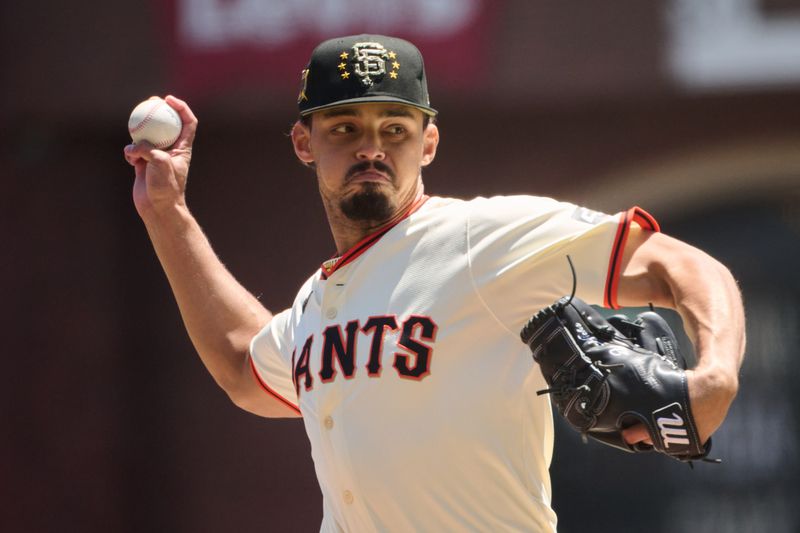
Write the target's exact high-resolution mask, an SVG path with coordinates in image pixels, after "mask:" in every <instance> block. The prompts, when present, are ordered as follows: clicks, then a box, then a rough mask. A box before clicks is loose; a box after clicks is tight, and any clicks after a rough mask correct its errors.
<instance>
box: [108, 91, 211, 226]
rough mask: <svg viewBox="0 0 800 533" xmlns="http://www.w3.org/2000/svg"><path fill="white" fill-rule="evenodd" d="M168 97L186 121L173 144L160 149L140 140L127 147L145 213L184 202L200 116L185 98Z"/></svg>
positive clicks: (136, 194)
mask: <svg viewBox="0 0 800 533" xmlns="http://www.w3.org/2000/svg"><path fill="white" fill-rule="evenodd" d="M165 100H166V102H167V104H169V105H170V107H172V108H173V109H175V111H176V112H177V113H178V115H179V116H180V118H181V121H182V123H183V125H182V128H181V132H180V134H179V135H178V139H177V140H176V141H175V143H174V144H173V145H172V147H171V148H169V149H167V150H159V149H157V148H155V147H154V146H153V145H152V144H150V143H148V142H146V141H140V142H138V143H135V144H130V145H128V146H126V147H125V151H124V152H125V159H126V160H127V161H128V163H129V164H130V165H131V166H133V167H134V169H135V176H136V178H135V181H134V185H133V200H134V204H135V205H136V209H137V211H138V212H139V214H140V215H141V216H143V217H145V216H148V215H151V214H157V213H159V212H162V211H164V210H166V209H170V208H172V207H174V206H180V205H185V193H186V182H187V178H188V174H189V164H190V161H191V153H192V143H193V141H194V136H195V132H196V131H197V118H196V117H195V116H194V114H193V113H192V111H191V109H190V108H189V106H188V105H187V104H186V103H185V102H183V101H182V100H179V99H177V98H175V97H173V96H167V97H166V99H165Z"/></svg>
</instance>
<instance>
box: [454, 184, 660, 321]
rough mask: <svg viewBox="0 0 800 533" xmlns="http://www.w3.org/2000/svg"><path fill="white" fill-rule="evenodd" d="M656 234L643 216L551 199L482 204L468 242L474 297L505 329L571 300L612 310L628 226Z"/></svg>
mask: <svg viewBox="0 0 800 533" xmlns="http://www.w3.org/2000/svg"><path fill="white" fill-rule="evenodd" d="M634 221H636V222H637V225H638V226H641V227H643V228H645V229H647V230H654V231H658V229H659V228H658V224H657V223H656V222H655V220H654V219H653V218H652V217H650V215H648V214H647V213H646V212H645V211H643V210H641V209H640V208H633V209H631V210H629V211H627V212H624V213H619V214H617V215H607V214H605V213H599V212H596V211H592V210H589V209H586V208H583V207H579V206H576V205H574V204H570V203H567V202H558V201H555V200H552V199H550V198H539V197H531V196H512V197H498V198H490V199H481V200H479V201H476V202H475V206H474V207H473V209H472V210H471V212H470V216H469V221H468V228H467V240H468V254H469V261H470V272H471V274H472V280H473V283H474V284H475V290H476V291H477V293H478V294H479V296H480V297H481V299H482V300H483V302H484V304H485V305H486V306H487V308H488V309H489V310H490V311H491V312H492V313H493V314H494V315H495V317H496V318H497V320H499V321H500V322H501V323H502V324H503V325H505V326H506V327H508V328H510V329H512V330H518V327H521V326H522V324H523V323H524V322H525V321H526V320H527V319H528V318H529V317H530V315H531V313H532V312H534V311H536V310H538V309H541V308H542V307H545V306H548V305H550V304H552V303H553V302H554V301H555V300H557V299H558V298H560V297H562V296H564V295H568V294H570V293H571V292H572V289H573V275H572V271H571V269H570V266H569V262H568V260H567V256H569V257H570V259H571V260H572V263H573V265H574V267H575V278H574V283H575V291H576V295H577V296H578V297H579V298H581V299H583V300H585V301H587V302H588V303H591V304H595V305H604V306H606V307H613V308H615V307H616V298H617V297H616V289H617V285H618V278H619V269H620V264H621V260H622V253H623V250H624V246H625V243H626V241H627V238H628V235H629V233H630V231H631V224H632V222H634Z"/></svg>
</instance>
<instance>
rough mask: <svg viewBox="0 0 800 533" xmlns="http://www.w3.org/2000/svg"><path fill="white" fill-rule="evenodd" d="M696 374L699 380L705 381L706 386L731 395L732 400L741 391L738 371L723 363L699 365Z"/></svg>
mask: <svg viewBox="0 0 800 533" xmlns="http://www.w3.org/2000/svg"><path fill="white" fill-rule="evenodd" d="M694 374H695V375H696V378H697V379H698V380H700V381H702V382H703V384H704V385H705V387H707V388H708V389H712V390H716V391H718V393H720V394H723V395H725V396H728V397H730V399H731V400H733V398H734V397H735V396H736V393H737V392H738V391H739V375H738V372H736V371H733V370H731V369H729V368H727V367H724V366H722V365H715V364H707V365H698V366H697V368H695V369H694Z"/></svg>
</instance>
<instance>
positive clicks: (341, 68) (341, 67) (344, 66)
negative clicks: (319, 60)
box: [338, 63, 347, 70]
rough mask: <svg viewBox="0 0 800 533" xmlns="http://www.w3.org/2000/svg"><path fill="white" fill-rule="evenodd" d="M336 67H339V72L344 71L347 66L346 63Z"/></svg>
mask: <svg viewBox="0 0 800 533" xmlns="http://www.w3.org/2000/svg"><path fill="white" fill-rule="evenodd" d="M338 67H339V70H344V69H346V68H347V64H346V63H339V65H338Z"/></svg>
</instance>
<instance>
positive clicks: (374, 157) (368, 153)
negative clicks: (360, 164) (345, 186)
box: [356, 132, 386, 161]
mask: <svg viewBox="0 0 800 533" xmlns="http://www.w3.org/2000/svg"><path fill="white" fill-rule="evenodd" d="M356 157H357V158H358V159H359V160H360V161H383V159H384V158H385V157H386V154H385V153H384V151H383V145H382V143H381V138H380V135H378V133H377V132H375V133H365V134H364V136H363V138H362V139H361V144H360V145H359V147H358V150H357V152H356Z"/></svg>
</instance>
